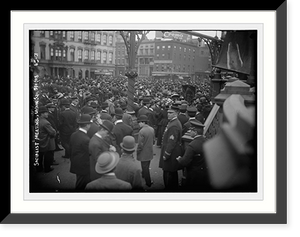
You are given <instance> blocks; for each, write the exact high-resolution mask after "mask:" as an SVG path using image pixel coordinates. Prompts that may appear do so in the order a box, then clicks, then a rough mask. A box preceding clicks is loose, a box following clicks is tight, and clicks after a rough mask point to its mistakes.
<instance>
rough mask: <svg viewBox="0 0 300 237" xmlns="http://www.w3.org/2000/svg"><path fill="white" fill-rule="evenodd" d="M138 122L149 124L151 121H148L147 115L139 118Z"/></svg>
mask: <svg viewBox="0 0 300 237" xmlns="http://www.w3.org/2000/svg"><path fill="white" fill-rule="evenodd" d="M137 121H138V122H148V121H149V119H148V117H147V115H141V116H139V117H138V119H137Z"/></svg>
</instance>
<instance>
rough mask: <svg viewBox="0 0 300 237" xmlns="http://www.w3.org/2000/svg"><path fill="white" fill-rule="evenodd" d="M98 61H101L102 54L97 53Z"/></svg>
mask: <svg viewBox="0 0 300 237" xmlns="http://www.w3.org/2000/svg"><path fill="white" fill-rule="evenodd" d="M97 60H98V61H100V60H101V52H100V51H97Z"/></svg>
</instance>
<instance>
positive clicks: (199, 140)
mask: <svg viewBox="0 0 300 237" xmlns="http://www.w3.org/2000/svg"><path fill="white" fill-rule="evenodd" d="M190 123H191V127H190V128H191V129H193V130H194V131H196V133H197V135H196V136H195V137H194V139H193V141H191V142H190V143H189V144H188V146H187V147H186V150H185V152H184V155H183V156H182V157H181V156H179V157H178V158H177V160H178V162H179V164H181V165H182V166H184V167H186V172H185V175H186V186H185V190H186V191H189V192H192V191H209V190H211V186H210V182H209V175H208V168H207V164H206V162H205V158H204V152H203V143H204V142H205V141H206V139H205V137H204V136H203V128H204V125H203V124H202V123H201V122H199V121H197V120H194V121H191V122H190Z"/></svg>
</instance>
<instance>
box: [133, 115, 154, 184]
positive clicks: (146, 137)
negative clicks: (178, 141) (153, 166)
mask: <svg viewBox="0 0 300 237" xmlns="http://www.w3.org/2000/svg"><path fill="white" fill-rule="evenodd" d="M137 121H138V123H139V126H140V127H141V130H140V131H139V134H138V146H137V152H136V153H137V160H138V161H140V162H141V167H142V177H143V178H144V179H145V181H146V185H147V186H148V187H151V185H152V184H153V181H151V176H150V169H149V167H150V162H151V160H152V159H153V144H154V142H155V132H154V129H153V128H152V127H150V126H149V125H148V117H147V116H146V115H141V116H140V117H139V118H138V120H137Z"/></svg>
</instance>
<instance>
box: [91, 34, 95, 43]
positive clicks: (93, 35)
mask: <svg viewBox="0 0 300 237" xmlns="http://www.w3.org/2000/svg"><path fill="white" fill-rule="evenodd" d="M91 41H95V32H91Z"/></svg>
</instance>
